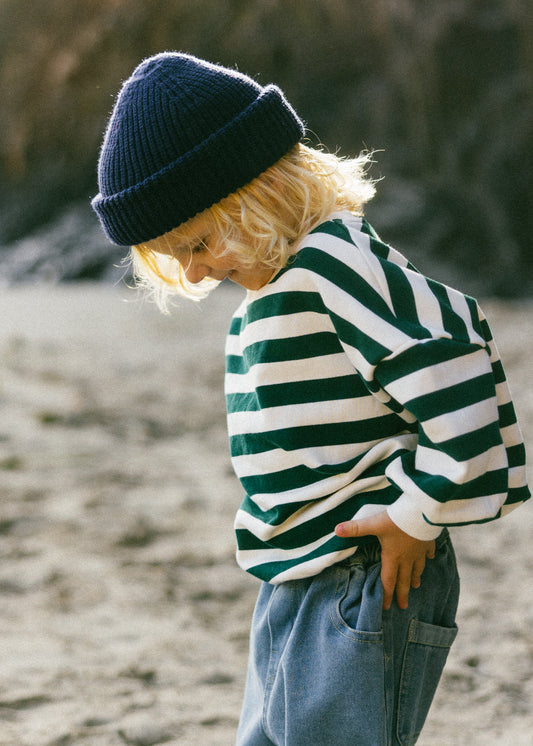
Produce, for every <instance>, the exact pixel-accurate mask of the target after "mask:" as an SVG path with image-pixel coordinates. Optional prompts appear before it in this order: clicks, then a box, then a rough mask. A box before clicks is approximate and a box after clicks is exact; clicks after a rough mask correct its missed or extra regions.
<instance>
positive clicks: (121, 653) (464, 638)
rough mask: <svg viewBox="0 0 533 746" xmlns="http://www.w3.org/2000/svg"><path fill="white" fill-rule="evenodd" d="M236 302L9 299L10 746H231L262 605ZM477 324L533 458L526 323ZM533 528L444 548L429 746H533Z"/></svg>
mask: <svg viewBox="0 0 533 746" xmlns="http://www.w3.org/2000/svg"><path fill="white" fill-rule="evenodd" d="M241 296H242V293H241V291H240V290H239V289H238V288H234V287H222V288H219V289H218V290H217V291H216V292H215V293H213V294H212V296H211V297H210V298H208V299H207V300H206V301H203V302H202V303H201V304H192V303H190V302H186V301H181V302H180V305H179V307H178V308H177V309H176V310H175V311H174V312H173V314H172V315H171V316H167V317H166V316H163V315H161V314H160V313H159V312H158V311H157V309H156V308H155V307H154V306H153V305H151V304H149V303H146V302H142V301H139V300H138V295H137V294H136V293H135V292H133V291H129V290H127V289H125V288H122V289H116V288H112V287H109V286H92V285H82V286H62V287H17V288H12V289H3V290H2V295H1V296H0V313H1V319H2V324H1V329H0V365H1V369H0V370H1V373H0V400H1V412H2V417H1V421H0V470H1V477H2V500H1V504H0V506H1V507H0V511H1V512H0V548H1V550H0V551H1V559H2V562H1V565H0V597H1V611H0V660H1V661H2V666H1V674H0V745H1V746H8V745H9V746H52V745H54V746H69V745H70V744H76V746H89V745H90V746H121V745H122V744H136V745H137V746H149V745H152V744H158V743H168V744H180V745H181V746H231V744H232V743H233V739H234V733H235V728H236V724H237V719H238V715H239V708H240V701H241V695H242V687H243V683H244V673H245V666H246V658H247V642H248V630H249V624H250V617H251V612H252V608H253V604H254V600H255V595H256V591H257V582H256V581H255V580H254V579H253V578H251V577H249V576H247V575H246V574H245V573H244V572H243V571H241V570H240V569H238V568H237V566H236V564H235V560H234V538H233V530H232V522H233V515H234V511H235V509H236V508H237V506H238V503H239V501H240V497H241V490H240V487H239V485H238V483H237V481H236V478H235V477H234V476H233V473H232V471H231V467H230V463H229V457H228V450H227V443H226V430H225V413H224V401H223V394H222V387H223V380H222V379H223V365H224V361H223V348H224V336H225V331H226V328H227V324H228V320H229V318H230V316H231V313H232V311H233V309H234V308H235V306H236V305H237V303H238V300H239V298H240V297H241ZM484 307H485V309H486V311H487V314H488V316H489V319H490V321H491V324H492V326H493V329H494V331H495V333H496V336H497V339H498V341H499V348H500V352H501V354H502V357H503V359H504V364H505V367H506V370H507V373H508V377H509V380H510V383H511V387H512V390H513V393H514V398H515V401H516V405H517V409H518V412H519V417H520V422H521V425H522V429H523V431H524V435H525V436H526V439H527V441H528V443H529V445H530V453H531V444H532V443H533V374H532V367H531V354H530V344H531V339H532V336H533V304H531V303H529V304H528V303H520V304H506V303H502V302H487V303H485V304H484ZM531 455H533V454H531ZM531 455H530V461H531ZM531 525H532V508H531V507H530V506H524V507H522V508H520V509H519V510H517V511H515V512H514V513H513V514H512V515H510V516H508V517H507V518H505V519H503V520H501V521H496V522H494V523H491V524H489V525H484V526H473V527H468V528H463V529H455V530H454V531H453V533H452V535H453V537H454V542H455V546H456V551H457V554H458V558H459V566H460V573H461V577H462V587H463V590H462V598H461V605H460V611H459V619H458V624H459V627H460V633H459V636H458V639H457V642H456V643H455V645H454V647H453V648H452V652H451V654H450V658H449V662H448V665H447V668H446V671H445V674H444V676H443V680H442V684H441V687H440V689H439V693H438V695H437V699H436V701H435V703H434V706H433V708H432V712H431V714H430V717H429V720H428V722H427V725H426V728H425V730H424V733H423V736H422V737H421V739H420V741H419V745H420V746H502V745H503V746H506V745H507V744H508V745H509V746H531V744H533V631H532V630H533V603H532V596H533V543H532V542H531V540H530V534H531ZM309 743H310V746H313V744H312V742H311V741H310V742H309Z"/></svg>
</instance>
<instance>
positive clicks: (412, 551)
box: [335, 510, 435, 609]
mask: <svg viewBox="0 0 533 746" xmlns="http://www.w3.org/2000/svg"><path fill="white" fill-rule="evenodd" d="M335 533H336V534H337V536H342V537H348V536H369V535H372V536H377V538H378V539H379V543H380V544H381V583H382V585H383V608H384V609H389V608H390V606H391V604H392V599H393V596H394V592H395V591H396V602H397V604H398V606H399V607H400V608H401V609H406V608H407V603H408V598H409V589H410V588H418V587H419V586H420V578H421V577H422V572H423V571H424V567H425V565H426V558H427V559H433V558H434V556H435V542H434V541H420V540H419V539H414V538H413V537H412V536H409V534H406V533H405V532H404V531H402V530H401V529H400V528H398V526H397V525H396V524H395V523H394V522H393V521H392V520H391V518H389V515H388V513H387V511H385V510H384V511H383V512H382V513H378V514H377V515H374V516H370V517H368V518H361V519H358V520H355V521H346V522H345V523H339V525H338V526H336V528H335Z"/></svg>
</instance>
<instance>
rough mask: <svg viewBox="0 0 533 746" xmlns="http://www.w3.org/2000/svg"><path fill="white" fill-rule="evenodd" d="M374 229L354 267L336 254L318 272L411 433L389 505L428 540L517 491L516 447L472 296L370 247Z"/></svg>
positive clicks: (347, 333)
mask: <svg viewBox="0 0 533 746" xmlns="http://www.w3.org/2000/svg"><path fill="white" fill-rule="evenodd" d="M371 240H373V239H370V237H369V238H368V244H367V246H366V247H365V246H364V245H363V246H362V247H361V246H358V247H357V249H358V250H359V252H360V255H359V257H358V262H356V265H355V268H354V266H351V267H349V268H347V266H346V262H345V261H341V263H340V264H339V265H338V266H337V270H336V271H332V273H330V275H329V278H328V279H326V278H322V279H323V280H324V287H323V297H325V302H326V305H327V307H328V309H329V314H330V318H331V319H332V322H333V324H334V326H335V328H336V331H337V334H338V336H339V339H340V340H341V344H342V345H343V348H344V350H345V352H346V354H347V355H348V357H349V358H350V360H351V361H352V363H353V365H354V367H355V368H356V369H357V370H358V372H359V374H360V375H361V376H362V378H363V380H364V381H365V385H366V386H367V387H368V389H369V390H370V391H371V392H372V394H373V395H374V396H376V397H377V398H378V399H379V400H380V401H381V402H382V403H383V404H385V405H386V406H388V407H389V408H390V409H391V410H393V411H394V412H396V413H397V414H398V415H399V416H401V417H402V418H403V419H404V420H405V421H406V423H407V424H408V425H410V426H411V427H412V429H413V430H415V431H416V432H417V434H418V440H417V446H416V448H415V449H414V450H413V451H405V452H404V453H402V454H401V455H399V456H398V457H397V458H396V459H394V460H393V461H392V462H391V463H390V464H389V465H388V466H387V470H386V476H387V478H388V479H389V481H390V482H391V483H392V484H394V485H395V486H396V487H397V489H398V491H399V497H398V499H397V500H396V501H395V502H394V503H393V504H392V505H391V506H389V508H388V512H389V515H390V517H391V518H392V520H393V521H394V522H395V523H396V524H397V525H398V526H399V527H400V528H401V529H402V530H403V531H405V532H406V533H408V534H410V535H411V536H414V537H416V538H418V539H421V540H430V539H433V538H436V536H438V535H439V533H440V532H441V530H442V527H444V526H450V525H460V524H466V523H473V522H484V521H488V520H492V519H494V518H497V517H498V516H499V515H500V514H501V512H502V508H503V507H504V506H505V505H506V504H508V505H509V504H511V503H512V504H513V505H516V504H519V502H522V501H523V500H524V499H526V498H527V497H528V496H529V492H528V490H527V486H526V481H525V454H524V446H523V442H522V438H521V434H520V431H519V429H518V425H517V422H516V416H515V413H514V409H513V405H512V402H511V399H510V395H509V391H508V388H507V384H506V381H505V376H504V374H503V369H502V368H501V363H500V361H499V358H498V355H497V351H496V348H495V347H494V345H491V336H490V331H489V330H488V326H487V324H486V322H485V321H484V320H483V317H482V315H481V314H480V311H479V308H478V306H477V303H476V302H475V301H474V300H473V299H471V298H468V297H467V296H464V295H463V294H461V293H459V292H458V291H455V290H453V289H451V288H448V287H445V286H443V285H441V284H439V283H436V282H433V281H431V280H428V279H427V278H425V277H424V276H423V275H421V274H420V273H418V272H416V270H414V269H413V268H411V267H409V266H408V265H407V263H406V264H405V265H404V266H401V265H400V264H399V263H398V260H397V259H396V261H391V258H390V254H387V251H388V247H385V246H384V245H383V244H380V251H379V252H376V251H370V246H371V243H370V241H371ZM363 242H364V238H363ZM390 251H392V250H390ZM380 254H381V255H380ZM399 256H401V255H399ZM339 258H340V257H339ZM341 265H342V269H341ZM331 269H332V267H331ZM334 277H335V278H336V280H335V283H334V284H333V283H332V280H333V278H334Z"/></svg>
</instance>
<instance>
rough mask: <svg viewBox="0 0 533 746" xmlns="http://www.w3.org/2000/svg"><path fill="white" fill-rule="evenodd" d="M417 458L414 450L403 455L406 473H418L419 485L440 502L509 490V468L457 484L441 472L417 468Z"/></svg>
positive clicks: (496, 470) (467, 498)
mask: <svg viewBox="0 0 533 746" xmlns="http://www.w3.org/2000/svg"><path fill="white" fill-rule="evenodd" d="M415 458H416V454H415V452H413V451H411V452H409V453H408V454H406V455H404V456H403V457H402V463H403V465H404V469H405V471H406V473H407V474H416V479H415V480H414V481H416V485H417V487H419V488H420V489H421V490H422V491H423V492H425V493H426V495H429V496H430V497H431V498H432V499H433V500H437V502H439V503H445V502H448V501H450V500H470V499H472V498H475V497H486V496H487V495H495V494H498V493H506V492H507V479H508V475H507V469H494V470H491V471H488V472H485V473H484V474H481V475H480V476H479V477H476V478H474V479H471V480H470V481H468V482H465V483H463V484H456V483H455V482H452V481H451V480H449V479H446V477H443V476H442V475H441V474H437V475H435V474H427V473H426V472H422V471H420V470H416V469H415Z"/></svg>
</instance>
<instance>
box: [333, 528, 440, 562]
mask: <svg viewBox="0 0 533 746" xmlns="http://www.w3.org/2000/svg"><path fill="white" fill-rule="evenodd" d="M449 539H450V532H449V531H448V529H447V528H444V529H443V530H442V532H441V533H440V534H439V536H437V538H436V539H435V549H436V550H438V549H440V547H441V546H442V545H443V544H445V543H446V542H447V541H449ZM380 559H381V544H380V543H379V540H378V538H377V537H371V538H369V539H368V540H365V542H364V543H363V544H360V545H359V546H358V547H357V550H356V552H355V553H354V554H352V556H351V557H347V558H346V559H345V560H341V562H340V563H339V564H341V565H354V564H374V563H376V562H379V561H380Z"/></svg>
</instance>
